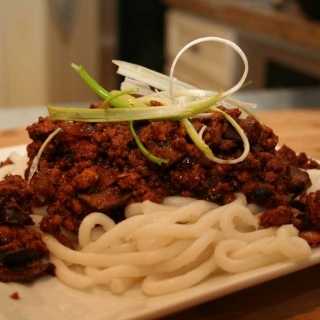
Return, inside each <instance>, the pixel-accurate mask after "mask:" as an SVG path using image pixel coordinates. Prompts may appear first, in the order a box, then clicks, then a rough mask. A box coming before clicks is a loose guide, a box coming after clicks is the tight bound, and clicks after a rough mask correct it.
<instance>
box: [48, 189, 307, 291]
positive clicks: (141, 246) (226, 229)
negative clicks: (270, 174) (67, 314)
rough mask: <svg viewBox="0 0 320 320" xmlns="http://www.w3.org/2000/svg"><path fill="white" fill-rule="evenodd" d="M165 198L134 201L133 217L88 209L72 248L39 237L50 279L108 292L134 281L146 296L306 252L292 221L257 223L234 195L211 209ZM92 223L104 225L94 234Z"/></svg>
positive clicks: (296, 257)
mask: <svg viewBox="0 0 320 320" xmlns="http://www.w3.org/2000/svg"><path fill="white" fill-rule="evenodd" d="M172 200H173V199H168V200H167V201H165V203H166V204H165V205H163V206H162V205H153V204H150V203H148V202H146V203H142V204H140V209H139V210H140V211H141V212H140V213H139V214H138V215H134V216H132V217H131V218H128V219H126V220H124V221H123V222H121V223H119V224H117V225H114V226H112V223H111V224H110V221H109V218H107V217H106V216H105V215H102V214H99V213H94V214H92V215H88V216H87V218H86V219H85V221H84V225H85V226H81V232H79V242H80V243H81V244H82V245H81V247H82V248H81V250H80V251H75V250H71V249H69V248H66V247H64V246H63V245H62V244H60V243H59V242H58V241H57V240H56V239H55V238H54V237H52V236H50V235H44V237H43V240H44V242H45V243H46V245H47V247H48V249H49V251H50V252H51V258H52V261H53V262H54V263H55V264H56V266H57V277H58V278H59V279H60V280H61V281H62V282H64V283H66V284H67V285H69V286H72V287H74V288H78V289H86V288H90V287H92V286H96V285H104V286H108V287H109V288H110V290H111V291H112V292H114V293H115V294H123V293H124V292H125V291H126V290H128V289H129V288H130V287H131V286H132V285H135V284H137V283H140V284H141V289H142V291H143V292H144V293H145V294H147V295H151V296H153V295H160V294H167V293H170V292H174V291H179V290H183V289H185V288H188V287H190V286H193V285H195V284H197V283H199V282H200V281H202V280H203V279H205V278H206V277H207V276H209V275H211V274H212V275H213V276H214V273H215V270H216V269H217V267H219V272H221V270H222V271H225V272H230V273H239V272H244V271H248V270H251V269H254V268H259V267H262V266H265V265H269V264H272V263H275V262H277V261H282V260H285V259H291V260H292V261H301V260H305V259H308V257H310V255H311V249H310V247H309V245H308V244H307V243H306V241H305V240H303V239H301V238H299V237H298V231H297V229H295V228H294V227H293V226H292V225H287V226H283V227H280V228H278V229H275V228H268V229H259V228H258V225H257V220H256V218H255V217H254V216H253V215H252V214H251V212H250V211H249V210H248V208H247V207H246V199H245V197H244V196H243V195H241V194H239V195H238V197H237V199H236V200H235V201H234V203H230V204H227V205H224V206H218V207H217V206H216V205H212V204H211V203H209V202H208V203H207V202H205V201H199V200H194V199H193V200H192V201H191V200H190V201H185V199H183V200H181V203H180V204H181V206H177V205H175V206H173V205H172V204H173V203H175V204H176V203H177V202H179V199H174V201H173V202H172ZM188 202H189V203H188ZM168 203H170V205H168ZM141 208H144V210H142V209H141ZM153 210H155V211H154V212H152V211H153ZM97 224H98V225H102V226H103V227H102V228H100V229H105V231H104V230H103V232H104V233H103V234H102V235H101V236H100V237H99V238H98V239H94V237H93V233H94V230H95V226H96V225H97ZM110 227H111V228H110ZM80 238H82V239H80ZM74 267H77V270H76V271H75V270H73V268H74ZM79 267H81V268H79ZM81 269H82V270H83V271H82V272H81ZM79 270H80V271H79ZM79 272H80V273H79Z"/></svg>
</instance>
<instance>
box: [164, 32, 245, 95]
mask: <svg viewBox="0 0 320 320" xmlns="http://www.w3.org/2000/svg"><path fill="white" fill-rule="evenodd" d="M206 41H214V42H220V43H224V44H226V45H228V46H230V47H231V48H232V49H234V50H235V51H236V52H237V53H238V54H239V55H240V57H241V58H242V60H243V63H244V72H243V75H242V77H241V79H240V80H239V82H238V83H237V84H236V85H235V86H233V87H232V88H231V89H229V90H227V91H225V92H224V93H223V97H227V96H229V95H231V94H232V93H234V92H236V91H238V90H239V89H240V88H241V87H242V85H243V84H244V82H245V80H246V77H247V74H248V59H247V57H246V55H245V54H244V52H243V51H242V49H241V48H240V47H239V46H237V45H236V44H235V43H233V42H232V41H230V40H227V39H224V38H219V37H204V38H199V39H196V40H194V41H191V42H189V43H188V44H187V45H185V46H184V47H183V48H182V49H181V50H180V51H179V52H178V54H177V55H176V57H175V58H174V60H173V62H172V65H171V69H170V79H172V81H170V85H169V93H170V96H173V90H174V87H173V83H174V81H173V79H174V77H173V73H174V69H175V66H176V64H177V62H178V60H179V59H180V56H181V55H182V54H183V53H184V52H185V51H186V50H188V49H189V48H190V47H192V46H194V45H196V44H198V43H201V42H206Z"/></svg>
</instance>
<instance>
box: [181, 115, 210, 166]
mask: <svg viewBox="0 0 320 320" xmlns="http://www.w3.org/2000/svg"><path fill="white" fill-rule="evenodd" d="M180 122H181V123H182V124H183V125H184V127H185V128H186V130H187V133H188V135H189V137H190V138H191V140H192V141H193V142H194V144H195V145H196V146H197V147H198V148H199V149H200V150H201V151H202V152H203V153H204V155H205V156H206V157H207V158H209V159H210V160H213V159H214V155H213V153H212V151H211V149H210V147H209V146H208V145H207V144H206V143H205V142H204V141H203V140H202V133H203V131H204V130H203V131H200V132H201V133H200V134H198V132H197V131H196V129H195V128H194V126H193V125H192V123H191V122H190V121H189V120H188V119H183V120H181V121H180Z"/></svg>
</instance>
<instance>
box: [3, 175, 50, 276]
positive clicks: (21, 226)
mask: <svg viewBox="0 0 320 320" xmlns="http://www.w3.org/2000/svg"><path fill="white" fill-rule="evenodd" d="M32 197H33V191H32V188H31V187H30V186H29V185H28V184H27V182H26V181H25V180H24V179H22V178H21V177H20V176H11V175H9V176H7V177H6V178H5V179H4V180H3V181H0V281H2V282H9V281H15V282H30V281H33V280H34V279H36V278H38V277H40V276H42V275H45V274H53V273H54V266H53V265H52V264H51V263H48V262H47V261H46V259H47V254H48V250H47V248H46V245H45V243H44V242H43V241H42V238H41V234H40V233H39V232H36V231H34V230H28V229H26V228H25V226H27V225H33V224H34V222H33V220H32V219H31V217H30V214H31V203H32Z"/></svg>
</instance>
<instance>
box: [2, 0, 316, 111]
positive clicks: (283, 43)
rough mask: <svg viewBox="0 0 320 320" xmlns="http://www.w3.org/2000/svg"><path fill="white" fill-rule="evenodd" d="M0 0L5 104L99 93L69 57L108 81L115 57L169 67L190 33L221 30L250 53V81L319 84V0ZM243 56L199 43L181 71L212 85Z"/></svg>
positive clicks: (230, 75) (260, 85) (261, 85)
mask: <svg viewBox="0 0 320 320" xmlns="http://www.w3.org/2000/svg"><path fill="white" fill-rule="evenodd" d="M301 2H302V3H303V6H301V3H300V2H299V1H298V0H283V1H281V0H243V1H238V0H224V1H221V0H188V1H183V0H180V1H179V0H135V1H133V0H90V1H88V0H28V1H26V0H0V107H1V106H25V105H29V106H30V105H44V104H57V103H68V102H70V103H71V102H80V101H81V102H84V101H93V100H96V99H97V97H96V96H95V95H94V94H93V93H92V92H91V90H90V89H89V88H87V87H86V85H85V84H83V83H82V81H81V79H80V78H79V77H78V75H77V74H76V72H75V71H74V70H73V69H72V68H71V67H70V64H71V62H74V63H76V64H82V65H83V66H84V67H85V68H86V70H87V71H88V72H89V73H90V74H91V75H92V76H93V77H94V78H95V79H96V80H97V81H98V82H99V83H100V84H101V85H102V86H104V87H105V88H106V89H108V90H112V89H117V88H118V86H119V82H120V77H119V76H117V75H116V73H115V71H116V68H115V66H114V65H113V64H112V62H111V60H112V59H120V60H125V61H129V62H133V63H137V64H140V65H143V66H146V67H149V68H151V69H154V70H156V71H159V72H164V73H166V74H168V73H169V70H170V65H171V62H172V60H173V59H174V57H175V55H176V54H177V53H178V51H179V50H180V49H181V48H182V47H183V46H184V45H185V44H187V43H188V42H189V41H191V40H194V39H196V38H199V37H204V36H219V37H223V38H227V39H229V40H232V41H234V42H236V43H237V44H238V45H240V47H241V48H242V49H243V51H244V52H245V53H246V55H247V57H248V59H249V70H250V71H249V76H248V80H250V81H251V82H252V83H251V85H250V86H248V87H247V88H245V89H244V90H250V91H254V90H257V91H258V90H266V89H267V90H270V89H281V88H310V87H317V86H319V84H320V23H319V20H318V19H319V15H320V13H319V12H320V9H319V6H320V1H319V0H315V1H311V0H310V4H309V0H302V1H301ZM242 70H243V63H242V60H241V59H240V58H239V57H238V55H237V54H236V53H235V52H234V51H233V50H231V49H230V48H228V47H226V46H224V45H221V44H217V43H213V42H210V43H203V44H200V45H197V46H195V47H192V48H191V49H190V50H188V51H187V52H186V53H185V54H183V56H182V58H181V60H179V63H178V65H177V69H176V73H175V75H176V77H178V78H179V79H181V80H184V81H188V82H190V83H192V84H194V85H196V86H198V87H201V88H204V89H211V90H220V89H228V88H230V87H231V86H233V85H234V84H235V83H236V82H237V80H238V79H239V78H240V76H241V74H242Z"/></svg>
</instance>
